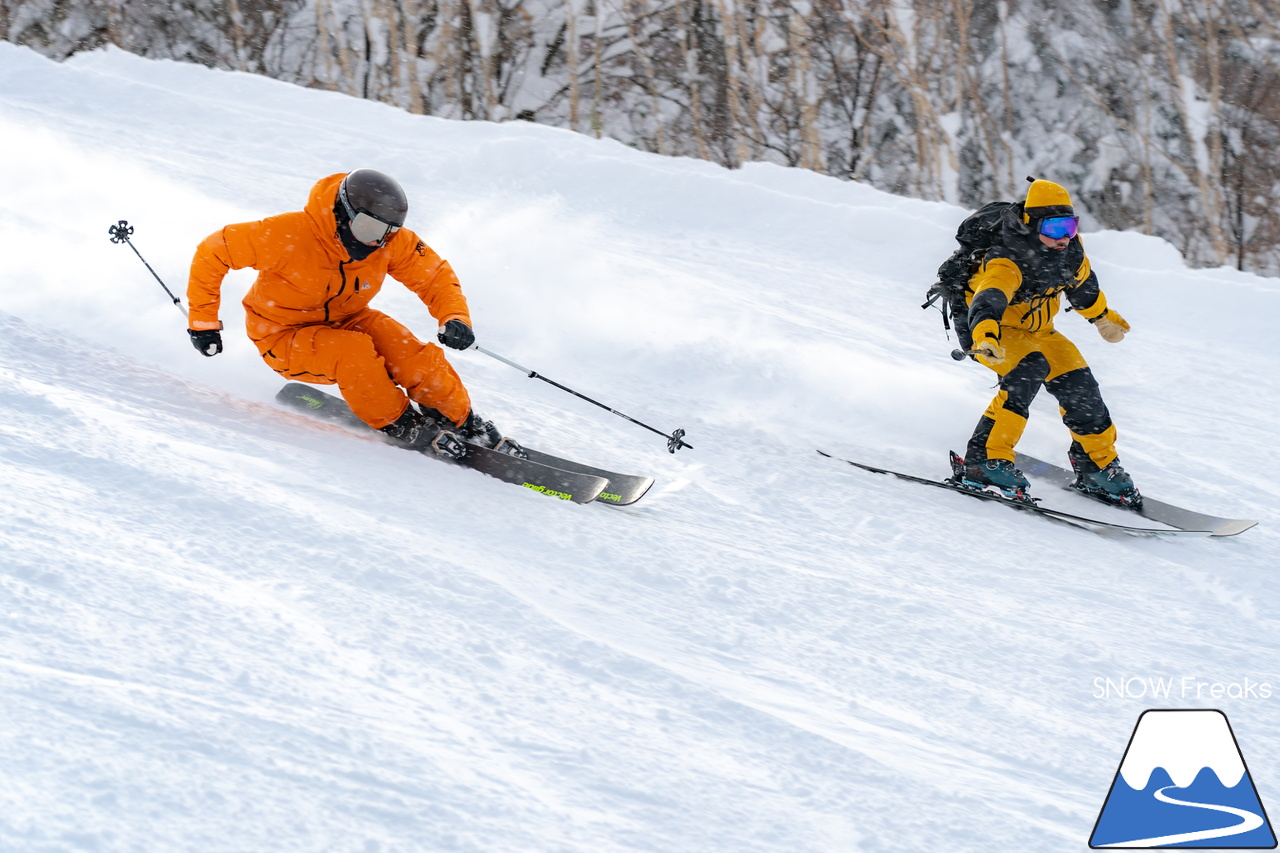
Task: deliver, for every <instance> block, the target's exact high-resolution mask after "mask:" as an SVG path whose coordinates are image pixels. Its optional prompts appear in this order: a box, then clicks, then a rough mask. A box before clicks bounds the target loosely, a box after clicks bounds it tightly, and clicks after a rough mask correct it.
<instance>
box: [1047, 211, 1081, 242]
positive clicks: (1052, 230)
mask: <svg viewBox="0 0 1280 853" xmlns="http://www.w3.org/2000/svg"><path fill="white" fill-rule="evenodd" d="M1079 226H1080V217H1078V216H1051V217H1049V218H1048V219H1045V220H1042V221H1041V222H1040V233H1041V234H1043V235H1044V236H1046V237H1048V238H1049V239H1050V240H1061V239H1062V238H1063V237H1074V236H1076V230H1077V229H1078V228H1079Z"/></svg>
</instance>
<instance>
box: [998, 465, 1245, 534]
mask: <svg viewBox="0 0 1280 853" xmlns="http://www.w3.org/2000/svg"><path fill="white" fill-rule="evenodd" d="M1015 464H1016V465H1017V466H1018V467H1019V468H1020V469H1022V473H1024V474H1026V475H1027V476H1028V477H1037V478H1040V479H1043V480H1048V481H1049V482H1051V483H1053V484H1054V485H1056V486H1060V487H1062V488H1064V489H1069V490H1070V491H1073V492H1076V491H1078V490H1077V489H1074V488H1072V484H1073V483H1075V481H1076V475H1075V474H1074V473H1073V472H1071V471H1068V470H1067V469H1065V468H1059V467H1058V466H1057V465H1054V464H1053V463H1051V462H1043V461H1041V460H1039V459H1036V458H1035V457H1034V456H1028V455H1027V454H1025V453H1019V454H1018V455H1017V461H1016V462H1015ZM1079 493H1080V494H1085V493H1084V492H1079ZM1090 497H1094V496H1093V495H1090ZM1096 500H1099V501H1102V502H1103V503H1108V502H1107V501H1106V500H1104V499H1103V498H1096ZM1110 505H1111V506H1114V504H1110ZM1131 511H1132V512H1136V513H1137V514H1138V515H1141V516H1142V517H1143V518H1149V519H1151V520H1152V521H1158V522H1160V523H1161V524H1167V525H1169V526H1170V527H1176V528H1178V529H1179V530H1187V531H1202V532H1205V533H1208V534H1209V535H1210V536H1235V535H1237V534H1239V533H1244V532H1245V531H1246V530H1248V529H1249V528H1250V527H1253V526H1254V525H1256V524H1257V523H1258V522H1256V521H1251V520H1249V519H1246V518H1219V517H1218V516H1216V515H1205V514H1204V513H1201V512H1195V511H1194V510H1189V509H1183V508H1182V507H1178V506H1174V505H1173V504H1167V503H1164V502H1163V501H1158V500H1155V499H1154V498H1149V497H1147V496H1146V495H1143V496H1142V508H1141V509H1135V510H1131Z"/></svg>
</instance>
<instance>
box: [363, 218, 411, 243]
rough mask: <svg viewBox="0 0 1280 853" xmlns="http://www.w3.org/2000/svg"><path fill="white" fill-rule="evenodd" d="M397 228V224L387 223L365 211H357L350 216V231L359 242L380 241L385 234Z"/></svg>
mask: <svg viewBox="0 0 1280 853" xmlns="http://www.w3.org/2000/svg"><path fill="white" fill-rule="evenodd" d="M399 230H400V226H399V225H388V224H387V223H385V222H383V221H382V220H381V219H377V218H376V217H373V216H370V215H369V214H367V213H357V214H356V215H355V216H354V217H352V218H351V233H352V234H353V235H355V238H356V239H357V240H359V241H360V242H361V243H381V242H382V241H383V239H385V238H386V237H387V235H389V234H394V233H396V232H397V231H399Z"/></svg>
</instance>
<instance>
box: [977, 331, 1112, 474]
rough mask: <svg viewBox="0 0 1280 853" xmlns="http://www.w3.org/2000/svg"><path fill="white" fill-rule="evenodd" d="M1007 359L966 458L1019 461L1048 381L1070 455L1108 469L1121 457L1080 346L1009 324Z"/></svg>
mask: <svg viewBox="0 0 1280 853" xmlns="http://www.w3.org/2000/svg"><path fill="white" fill-rule="evenodd" d="M1000 345H1001V346H1002V347H1004V349H1005V359H1004V361H1002V362H1000V363H999V364H997V365H995V366H992V365H987V366H988V367H991V369H992V370H994V371H995V372H996V373H997V374H999V376H1000V391H999V393H997V394H996V396H995V399H993V400H992V401H991V404H990V405H989V406H987V410H986V411H985V412H983V414H982V418H981V420H979V421H978V426H977V428H976V429H975V430H974V431H973V437H972V438H970V439H969V447H968V450H967V451H966V454H965V461H966V462H982V461H984V460H986V459H1007V460H1009V461H1010V462H1012V461H1013V460H1014V446H1015V445H1017V443H1018V439H1019V438H1021V437H1022V431H1023V430H1024V429H1025V428H1026V425H1027V416H1028V415H1029V413H1030V409H1031V401H1032V400H1034V399H1035V397H1036V394H1037V392H1039V390H1040V386H1041V385H1043V386H1044V387H1045V388H1046V389H1048V391H1049V393H1050V394H1052V395H1053V396H1054V397H1055V398H1057V400H1058V411H1059V412H1060V413H1061V415H1062V422H1063V423H1064V424H1066V426H1067V429H1068V430H1069V431H1070V432H1071V439H1072V441H1071V448H1070V450H1069V451H1068V455H1069V457H1070V458H1071V460H1072V462H1074V463H1076V464H1077V465H1082V466H1084V468H1085V470H1090V469H1091V466H1092V465H1096V466H1097V467H1098V468H1105V467H1106V466H1107V465H1109V464H1111V461H1112V460H1114V459H1115V458H1116V428H1115V425H1114V424H1112V423H1111V414H1110V413H1109V412H1108V411H1107V406H1106V404H1105V403H1103V402H1102V392H1101V390H1100V389H1099V388H1098V381H1097V380H1096V379H1094V378H1093V371H1091V370H1090V369H1089V365H1088V364H1086V363H1085V360H1084V357H1083V356H1081V355H1080V350H1078V349H1076V345H1075V344H1073V343H1071V341H1069V340H1067V338H1066V337H1065V336H1064V335H1062V334H1061V333H1059V332H1057V331H1054V330H1049V331H1041V332H1028V331H1025V330H1023V329H1018V328H1013V327H1009V326H1005V327H1003V328H1002V329H1001V330H1000Z"/></svg>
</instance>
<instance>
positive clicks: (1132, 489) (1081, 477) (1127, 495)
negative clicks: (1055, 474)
mask: <svg viewBox="0 0 1280 853" xmlns="http://www.w3.org/2000/svg"><path fill="white" fill-rule="evenodd" d="M1071 467H1072V468H1073V469H1074V470H1075V472H1076V481H1075V482H1074V483H1072V484H1071V487H1072V488H1073V489H1075V490H1076V491H1079V492H1084V493H1085V494H1086V495H1089V496H1090V497H1095V498H1098V499H1099V500H1102V501H1106V502H1107V503H1109V504H1115V505H1116V506H1122V507H1125V508H1127V509H1142V495H1141V494H1139V492H1138V487H1137V486H1135V485H1134V484H1133V478H1132V477H1130V476H1129V473H1128V472H1127V471H1125V470H1124V468H1122V467H1120V460H1119V459H1112V460H1111V462H1110V463H1109V464H1108V465H1107V467H1105V468H1099V467H1098V466H1097V465H1095V464H1094V463H1093V462H1092V461H1088V460H1078V459H1075V458H1073V459H1072V460H1071Z"/></svg>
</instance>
